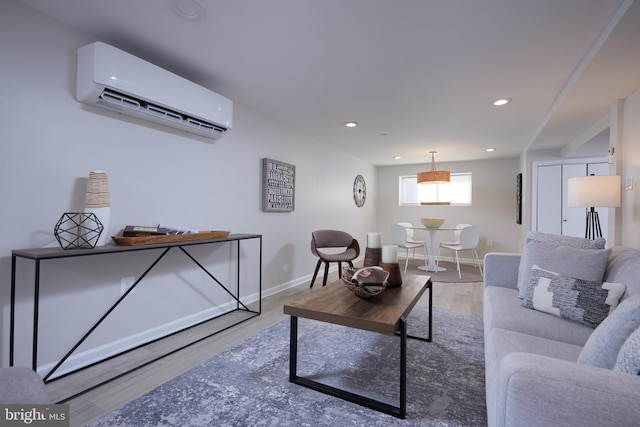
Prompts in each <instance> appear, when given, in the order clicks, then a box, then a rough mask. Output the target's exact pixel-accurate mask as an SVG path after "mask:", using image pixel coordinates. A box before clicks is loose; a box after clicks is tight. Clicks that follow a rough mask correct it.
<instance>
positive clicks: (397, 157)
mask: <svg viewBox="0 0 640 427" xmlns="http://www.w3.org/2000/svg"><path fill="white" fill-rule="evenodd" d="M393 158H394V159H395V160H400V159H401V158H402V156H393Z"/></svg>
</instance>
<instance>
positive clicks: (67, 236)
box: [53, 212, 104, 249]
mask: <svg viewBox="0 0 640 427" xmlns="http://www.w3.org/2000/svg"><path fill="white" fill-rule="evenodd" d="M103 229H104V227H103V226H102V223H101V222H100V220H99V219H98V217H97V216H96V215H95V214H93V213H87V212H65V213H63V214H62V216H61V217H60V219H59V220H58V223H57V224H56V226H55V227H54V229H53V234H54V235H55V236H56V240H58V243H59V244H60V246H61V247H62V249H76V248H94V247H95V246H96V243H98V239H99V238H100V234H102V230H103Z"/></svg>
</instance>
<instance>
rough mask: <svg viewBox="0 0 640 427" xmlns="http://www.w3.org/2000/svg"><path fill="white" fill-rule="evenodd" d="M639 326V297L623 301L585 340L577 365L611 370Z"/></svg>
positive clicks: (635, 296)
mask: <svg viewBox="0 0 640 427" xmlns="http://www.w3.org/2000/svg"><path fill="white" fill-rule="evenodd" d="M639 326H640V295H634V296H632V297H629V298H627V299H625V300H623V301H622V302H621V303H620V305H619V306H618V308H616V309H615V310H613V313H611V314H610V315H609V316H607V318H606V319H604V321H603V322H602V323H601V324H600V325H598V327H597V328H596V329H595V330H594V331H593V333H592V334H591V336H590V337H589V339H588V340H587V342H586V344H585V345H584V348H583V349H582V351H581V352H580V357H578V363H584V364H585V365H593V366H597V367H600V368H606V369H612V368H613V367H614V365H615V363H616V359H617V357H618V353H619V352H620V348H621V347H622V345H623V344H624V342H625V341H626V340H627V338H628V337H629V336H630V335H631V334H632V333H633V331H635V330H636V329H638V327H639Z"/></svg>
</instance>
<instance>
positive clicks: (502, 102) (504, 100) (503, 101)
mask: <svg viewBox="0 0 640 427" xmlns="http://www.w3.org/2000/svg"><path fill="white" fill-rule="evenodd" d="M508 103H509V100H508V99H507V98H500V99H496V100H495V101H493V105H495V106H496V107H499V106H501V105H507V104H508Z"/></svg>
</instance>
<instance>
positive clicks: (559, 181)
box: [532, 163, 609, 237]
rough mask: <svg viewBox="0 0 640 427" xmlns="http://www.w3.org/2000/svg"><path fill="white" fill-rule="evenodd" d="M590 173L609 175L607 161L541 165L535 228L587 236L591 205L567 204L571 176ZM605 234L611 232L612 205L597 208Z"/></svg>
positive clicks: (538, 171) (538, 168) (553, 232)
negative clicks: (609, 208) (573, 206)
mask: <svg viewBox="0 0 640 427" xmlns="http://www.w3.org/2000/svg"><path fill="white" fill-rule="evenodd" d="M590 174H595V175H608V174H609V166H608V165H607V164H606V163H589V164H586V163H576V164H557V165H541V166H538V167H537V176H538V177H537V192H536V194H535V197H536V207H535V209H536V221H535V223H534V224H533V227H532V228H533V229H534V230H537V231H540V232H543V233H551V234H562V235H565V236H577V237H584V236H585V231H586V228H587V209H584V208H570V207H568V206H567V186H568V181H569V178H572V177H576V176H586V175H590ZM596 211H598V213H599V216H600V226H601V228H602V235H603V236H606V235H607V222H608V211H609V210H608V209H606V208H600V209H596Z"/></svg>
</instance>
